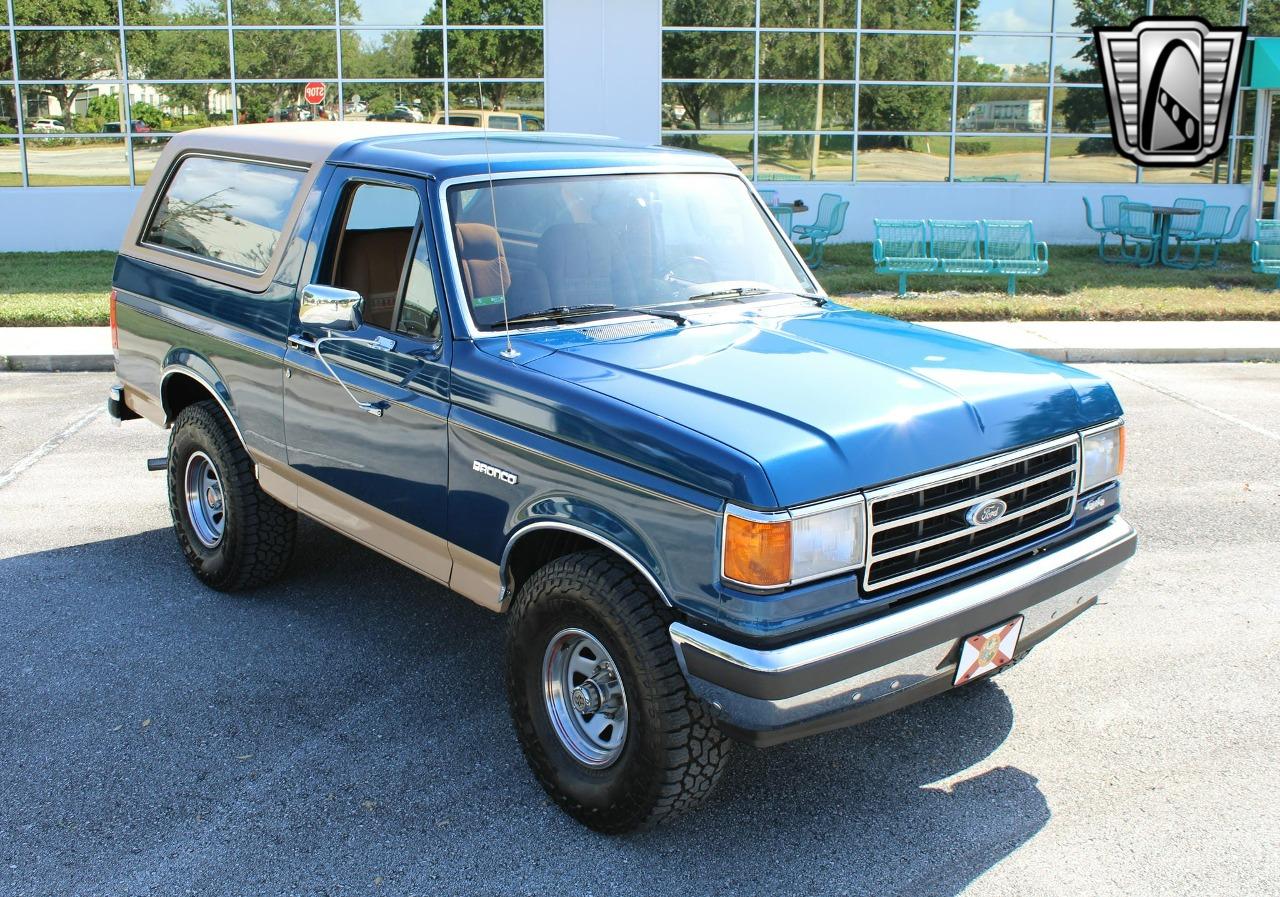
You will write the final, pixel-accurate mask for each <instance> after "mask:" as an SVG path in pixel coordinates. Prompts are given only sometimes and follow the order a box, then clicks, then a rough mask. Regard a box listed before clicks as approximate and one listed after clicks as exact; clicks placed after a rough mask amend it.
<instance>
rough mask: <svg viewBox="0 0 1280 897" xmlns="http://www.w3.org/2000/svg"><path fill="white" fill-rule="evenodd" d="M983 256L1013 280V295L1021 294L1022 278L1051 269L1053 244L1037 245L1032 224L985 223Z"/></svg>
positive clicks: (1015, 222) (995, 268)
mask: <svg viewBox="0 0 1280 897" xmlns="http://www.w3.org/2000/svg"><path fill="white" fill-rule="evenodd" d="M982 231H983V241H982V257H983V258H985V259H987V260H988V261H990V262H991V263H992V270H993V271H995V273H997V274H1004V275H1007V276H1008V278H1009V295H1010V296H1016V295H1018V277H1019V276H1020V275H1021V276H1023V277H1039V276H1041V275H1043V274H1044V273H1045V272H1047V271H1048V270H1049V245H1048V244H1047V243H1043V242H1041V243H1037V242H1036V235H1035V230H1034V228H1033V227H1032V225H1031V222H1030V221H983V222H982Z"/></svg>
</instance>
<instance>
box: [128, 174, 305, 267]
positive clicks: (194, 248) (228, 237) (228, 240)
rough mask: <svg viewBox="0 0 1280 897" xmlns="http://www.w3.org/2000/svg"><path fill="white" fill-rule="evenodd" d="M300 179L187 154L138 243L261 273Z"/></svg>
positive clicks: (296, 176) (303, 175) (298, 176)
mask: <svg viewBox="0 0 1280 897" xmlns="http://www.w3.org/2000/svg"><path fill="white" fill-rule="evenodd" d="M305 176H306V172H304V171H299V170H297V169H292V168H282V167H280V166H277V165H261V164H258V163H254V162H240V161H235V160H232V159H210V158H206V157H202V156H191V157H189V158H187V159H186V160H185V161H183V163H182V164H181V166H180V167H179V168H178V172H177V174H175V175H174V176H173V179H172V180H171V181H170V183H169V187H168V189H167V190H166V191H165V194H164V196H163V197H162V198H161V200H160V203H159V205H158V206H157V207H156V212H155V215H154V217H153V218H152V220H151V222H150V224H149V225H148V226H147V231H146V236H145V237H144V238H143V239H144V240H145V241H146V242H147V243H152V244H155V245H157V246H164V247H167V248H169V249H177V250H179V251H182V252H189V253H191V254H193V255H198V256H200V257H202V258H207V259H214V260H216V261H220V262H225V263H227V264H229V265H235V266H236V267H239V268H246V269H248V270H250V271H263V270H266V267H267V263H268V262H269V261H270V260H271V254H272V252H273V251H274V250H275V245H276V240H277V239H279V237H280V232H281V230H282V229H283V227H284V222H285V219H286V218H287V217H288V215H289V209H290V208H291V207H292V206H293V200H294V197H295V196H296V195H297V192H298V187H299V185H300V184H301V183H302V179H303V178H304V177H305Z"/></svg>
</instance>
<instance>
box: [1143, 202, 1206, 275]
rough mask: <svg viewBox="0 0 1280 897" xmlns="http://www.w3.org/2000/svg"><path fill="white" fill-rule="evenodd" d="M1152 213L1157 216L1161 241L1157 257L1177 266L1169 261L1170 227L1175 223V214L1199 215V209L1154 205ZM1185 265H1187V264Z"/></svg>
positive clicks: (1159, 239) (1157, 226)
mask: <svg viewBox="0 0 1280 897" xmlns="http://www.w3.org/2000/svg"><path fill="white" fill-rule="evenodd" d="M1151 213H1152V215H1153V216H1154V217H1155V229H1156V234H1157V235H1158V236H1157V240H1158V242H1159V252H1157V253H1156V259H1158V260H1159V262H1160V264H1162V265H1166V266H1169V267H1177V266H1176V265H1172V264H1170V262H1169V229H1170V227H1171V226H1172V225H1173V216H1174V215H1199V214H1200V210H1199V209H1184V208H1181V207H1179V206H1152V207H1151ZM1183 267H1186V266H1185V265H1184V266H1183Z"/></svg>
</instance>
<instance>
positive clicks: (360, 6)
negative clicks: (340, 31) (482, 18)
mask: <svg viewBox="0 0 1280 897" xmlns="http://www.w3.org/2000/svg"><path fill="white" fill-rule="evenodd" d="M339 11H340V13H341V16H342V24H344V25H421V24H424V23H425V24H429V25H439V24H440V4H439V2H438V0H416V2H414V3H368V2H365V3H342V4H340V5H339ZM504 24H505V23H504Z"/></svg>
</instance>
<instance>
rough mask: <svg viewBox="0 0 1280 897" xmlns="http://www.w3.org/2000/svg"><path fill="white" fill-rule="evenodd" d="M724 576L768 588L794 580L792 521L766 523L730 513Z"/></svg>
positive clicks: (726, 526) (725, 536) (727, 524)
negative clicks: (792, 573)
mask: <svg viewBox="0 0 1280 897" xmlns="http://www.w3.org/2000/svg"><path fill="white" fill-rule="evenodd" d="M724 577H725V578H726V579H730V580H733V581H734V582H739V583H742V584H744V585H749V586H758V587H763V588H768V587H770V586H782V585H786V584H787V583H788V582H790V580H791V521H790V520H779V521H775V522H768V523H766V522H762V521H759V520H747V519H745V518H742V517H735V516H733V515H732V514H730V515H729V516H728V517H726V518H725V528H724Z"/></svg>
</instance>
